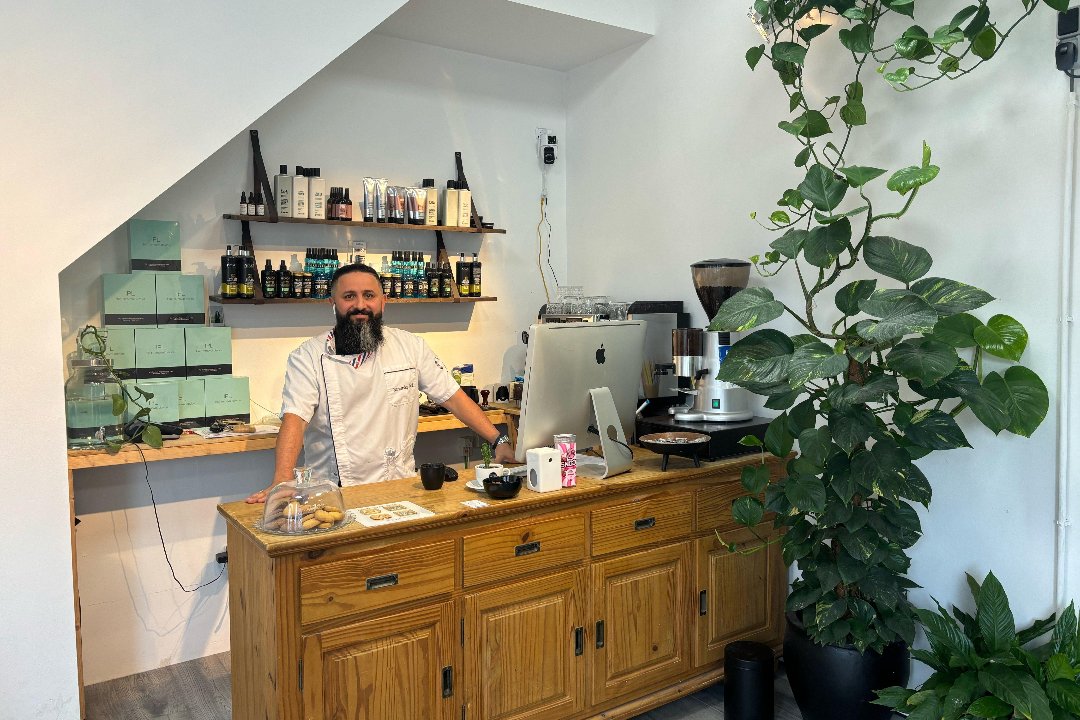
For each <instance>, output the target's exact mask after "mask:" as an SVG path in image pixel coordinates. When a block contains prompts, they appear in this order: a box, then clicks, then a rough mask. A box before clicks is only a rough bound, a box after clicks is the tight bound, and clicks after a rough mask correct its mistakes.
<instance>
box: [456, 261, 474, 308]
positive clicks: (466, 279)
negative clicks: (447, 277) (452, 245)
mask: <svg viewBox="0 0 1080 720" xmlns="http://www.w3.org/2000/svg"><path fill="white" fill-rule="evenodd" d="M457 284H458V296H459V297H469V293H470V292H472V263H471V262H469V261H468V260H466V259H465V253H458V261H457Z"/></svg>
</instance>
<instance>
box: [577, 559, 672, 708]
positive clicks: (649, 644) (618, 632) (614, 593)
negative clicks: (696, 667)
mask: <svg viewBox="0 0 1080 720" xmlns="http://www.w3.org/2000/svg"><path fill="white" fill-rule="evenodd" d="M592 573H593V582H592V590H593V611H594V615H595V616H596V620H595V625H594V627H593V630H594V636H593V642H594V647H595V651H596V652H595V653H594V655H593V660H592V669H593V672H592V701H593V702H594V703H597V704H600V703H604V702H606V701H608V700H613V699H615V698H618V697H622V696H625V695H626V694H628V693H633V692H634V691H640V690H643V689H646V688H649V687H652V686H655V685H656V684H658V683H659V682H661V681H663V680H666V679H668V678H671V677H674V676H677V675H681V674H684V673H685V672H686V671H687V670H688V669H689V668H690V627H689V626H690V613H688V612H687V608H688V607H689V595H690V587H689V585H690V543H688V542H683V543H678V544H676V545H667V546H664V547H660V548H656V549H654V550H647V551H645V552H639V553H634V554H632V555H627V556H626V557H620V558H616V559H614V560H607V561H605V562H602V563H599V564H597V565H593V568H592Z"/></svg>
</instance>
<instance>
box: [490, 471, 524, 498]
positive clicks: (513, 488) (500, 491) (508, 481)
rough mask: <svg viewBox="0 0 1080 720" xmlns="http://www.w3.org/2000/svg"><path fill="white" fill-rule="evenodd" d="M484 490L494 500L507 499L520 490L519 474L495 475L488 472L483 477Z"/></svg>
mask: <svg viewBox="0 0 1080 720" xmlns="http://www.w3.org/2000/svg"><path fill="white" fill-rule="evenodd" d="M483 483H484V491H485V492H487V494H488V495H489V496H491V497H493V498H495V499H496V500H508V499H509V498H512V497H514V496H516V495H517V494H518V493H519V492H521V476H520V475H496V474H495V473H488V476H487V477H486V478H483Z"/></svg>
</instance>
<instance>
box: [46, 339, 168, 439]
mask: <svg viewBox="0 0 1080 720" xmlns="http://www.w3.org/2000/svg"><path fill="white" fill-rule="evenodd" d="M77 344H78V353H79V355H80V356H81V359H83V360H86V361H89V362H92V363H93V364H94V366H95V367H97V368H98V369H99V372H97V373H96V375H98V377H97V378H96V379H95V383H96V384H98V385H99V386H100V387H115V388H116V391H115V392H113V393H112V394H111V396H110V398H109V400H111V402H112V409H111V414H112V416H113V417H114V418H116V423H115V424H116V425H117V426H119V433H118V435H117V436H115V437H113V436H108V435H106V436H104V437H101V438H100V441H101V443H102V444H103V445H104V448H105V450H106V451H108V452H109V453H116V452H119V450H120V448H122V447H123V446H124V445H125V444H126V443H129V442H138V441H142V442H144V443H146V444H147V445H149V446H150V447H153V448H160V447H161V446H162V438H161V428H160V427H158V426H157V425H156V424H154V423H153V422H150V420H149V418H150V407H148V406H147V405H146V404H145V403H146V402H147V401H149V400H152V399H153V398H154V393H152V392H150V391H148V390H144V389H143V388H141V387H139V386H138V385H126V384H124V382H123V381H122V380H121V379H120V377H119V376H118V375H117V374H116V370H115V369H114V368H113V365H112V360H111V359H110V358H109V356H108V352H107V340H106V336H105V335H104V334H103V333H102V331H101V330H100V329H99V328H97V327H95V326H94V325H87V326H86V327H84V328H83V329H82V330H80V331H79V337H78V340H77ZM76 380H78V378H77V377H76V376H75V375H74V374H73V376H72V377H70V378H68V382H67V384H66V386H65V387H66V388H70V386H71V385H72V383H73V382H74V381H76ZM129 405H130V406H134V407H135V408H136V411H135V412H134V413H133V417H132V420H131V422H130V423H128V424H126V425H125V424H124V421H123V420H124V416H125V414H126V413H127V412H128V407H129ZM103 430H104V428H103Z"/></svg>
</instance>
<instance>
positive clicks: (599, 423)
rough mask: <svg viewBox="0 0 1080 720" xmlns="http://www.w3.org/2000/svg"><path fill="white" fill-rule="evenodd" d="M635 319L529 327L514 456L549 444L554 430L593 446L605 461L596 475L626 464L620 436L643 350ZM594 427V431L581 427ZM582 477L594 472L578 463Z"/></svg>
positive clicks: (627, 432)
mask: <svg viewBox="0 0 1080 720" xmlns="http://www.w3.org/2000/svg"><path fill="white" fill-rule="evenodd" d="M645 326H646V323H645V321H643V320H631V321H621V322H596V323H565V324H552V323H545V324H542V325H533V326H532V327H531V328H530V329H529V344H528V347H527V350H526V355H525V383H524V387H523V388H522V398H521V418H520V420H519V421H518V436H517V448H516V459H517V461H518V462H525V452H526V451H527V450H530V449H532V448H538V447H551V446H552V445H553V444H554V436H555V435H557V434H565V433H573V434H574V435H576V436H577V447H578V451H579V452H580V451H581V450H584V449H585V448H589V447H593V446H595V445H600V446H601V447H602V448H603V453H604V460H605V466H604V467H603V468H602V470H601V472H600V477H608V476H610V475H615V474H618V473H620V472H625V471H626V470H629V469H630V464H631V461H632V456H631V452H630V448H629V446H628V445H627V442H628V441H627V439H626V438H627V437H628V436H632V435H633V431H634V412H635V410H636V408H637V399H638V386H639V384H640V381H641V366H642V362H643V358H644V354H645ZM590 426H594V427H596V428H597V429H598V430H599V434H594V433H591V432H590V431H589V427H590ZM578 472H579V473H580V474H582V475H595V474H596V471H594V470H592V469H591V468H590V467H589V466H588V464H581V463H579V466H578Z"/></svg>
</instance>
